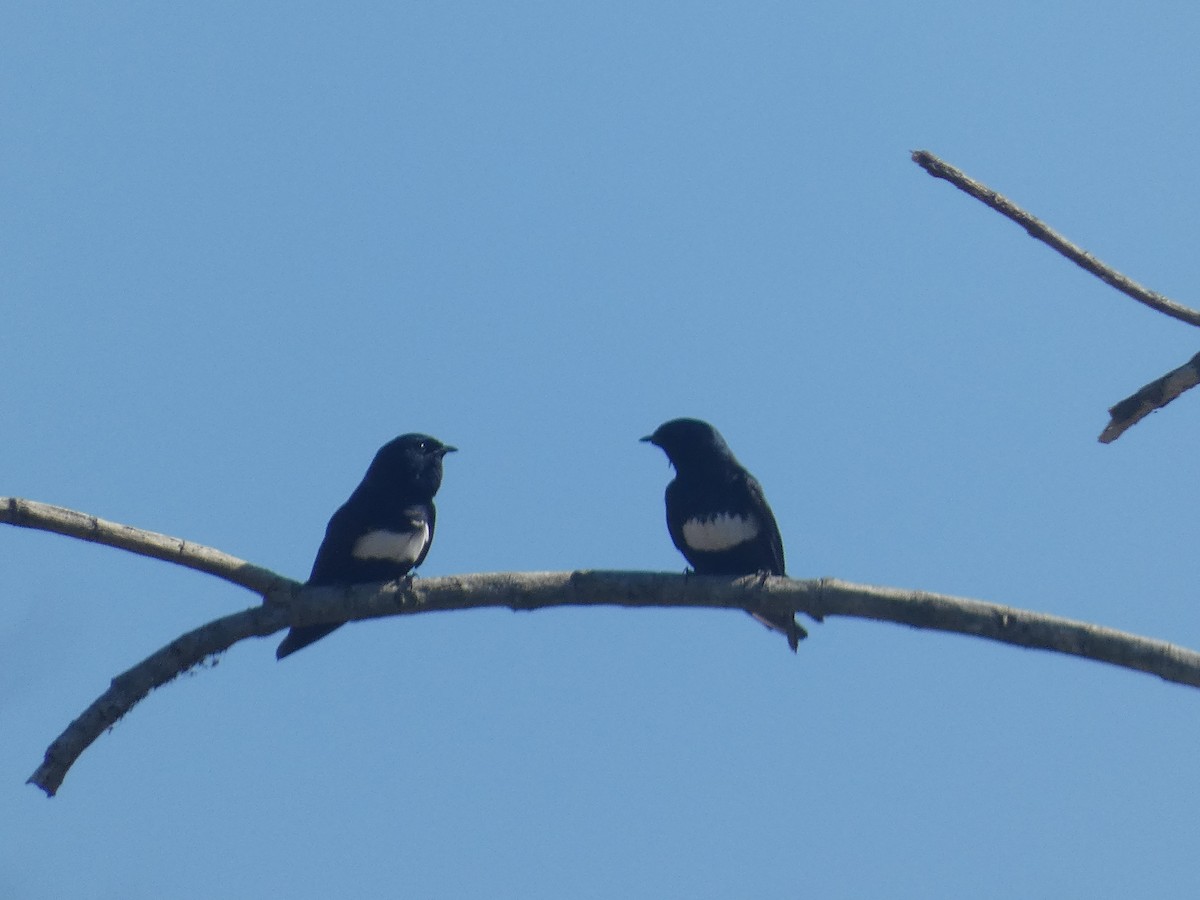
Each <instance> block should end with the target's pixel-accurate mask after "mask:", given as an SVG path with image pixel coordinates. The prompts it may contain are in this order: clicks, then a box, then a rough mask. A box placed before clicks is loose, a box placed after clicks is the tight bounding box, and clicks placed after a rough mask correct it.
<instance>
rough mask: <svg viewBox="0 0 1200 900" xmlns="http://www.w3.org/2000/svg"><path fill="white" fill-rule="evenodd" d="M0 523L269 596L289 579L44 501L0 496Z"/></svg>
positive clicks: (186, 543) (164, 536)
mask: <svg viewBox="0 0 1200 900" xmlns="http://www.w3.org/2000/svg"><path fill="white" fill-rule="evenodd" d="M0 522H5V523H7V524H9V525H19V526H21V527H22V528H36V529H39V530H41V531H52V532H54V533H55V534H65V535H66V536H67V537H73V538H79V539H80V540H84V541H91V542H93V543H96V544H104V545H106V546H109V547H117V548H118V549H120V550H128V551H129V552H130V553H136V554H138V555H139V556H149V557H153V558H154V559H161V560H165V561H166V562H170V563H175V564H176V565H178V566H185V567H187V568H189V569H195V570H196V571H197V572H206V573H207V574H209V575H215V576H217V577H218V578H222V579H224V580H225V581H228V582H230V583H231V584H236V585H237V586H238V587H244V588H245V589H246V590H248V591H253V592H254V593H256V594H269V593H271V592H272V591H275V590H280V589H282V588H286V587H287V585H288V584H289V583H290V579H287V578H284V577H283V576H282V575H277V574H276V573H274V572H272V571H271V570H270V569H264V568H262V567H261V566H256V565H253V564H252V563H248V562H246V561H245V560H244V559H238V558H237V557H236V556H230V555H229V554H228V553H222V552H221V551H220V550H214V549H213V548H212V547H205V546H204V545H203V544H194V543H192V542H190V541H185V540H183V539H182V538H177V537H171V536H170V535H167V534H159V533H158V532H156V531H143V530H142V529H140V528H133V527H131V526H129V525H122V524H120V523H119V522H109V521H106V520H105V519H98V518H96V517H95V516H89V515H87V514H86V513H81V512H77V511H75V510H73V509H66V508H65V507H62V506H51V505H50V504H49V503H38V502H37V501H34V500H22V499H20V498H18V497H0Z"/></svg>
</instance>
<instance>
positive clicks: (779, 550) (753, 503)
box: [745, 472, 785, 575]
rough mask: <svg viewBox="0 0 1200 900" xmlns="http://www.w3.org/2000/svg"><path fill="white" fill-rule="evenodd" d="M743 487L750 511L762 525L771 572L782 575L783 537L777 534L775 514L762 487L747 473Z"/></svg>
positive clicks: (783, 569)
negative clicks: (769, 556) (744, 487)
mask: <svg viewBox="0 0 1200 900" xmlns="http://www.w3.org/2000/svg"><path fill="white" fill-rule="evenodd" d="M745 485H746V496H747V497H748V498H749V501H750V511H751V512H752V513H753V514H754V515H755V516H756V517H757V518H758V520H759V521H760V522H761V523H762V526H763V532H764V534H763V538H764V539H765V543H766V545H767V546H768V548H769V549H770V551H771V562H772V569H771V572H772V574H774V575H782V574H784V571H785V568H784V562H783V537H782V536H781V535H780V534H779V525H778V523H777V522H776V521H775V514H774V513H773V512H771V507H770V505H769V504H768V503H767V496H766V494H764V493H763V489H762V485H761V484H759V483H758V479H757V478H755V477H754V476H753V475H751V474H750V473H749V472H746V473H745Z"/></svg>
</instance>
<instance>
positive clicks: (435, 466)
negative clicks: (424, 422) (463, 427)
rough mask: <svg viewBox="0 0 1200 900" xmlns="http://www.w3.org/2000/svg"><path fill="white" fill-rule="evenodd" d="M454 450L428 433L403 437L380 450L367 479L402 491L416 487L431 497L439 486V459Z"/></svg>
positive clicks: (440, 467) (440, 472)
mask: <svg viewBox="0 0 1200 900" xmlns="http://www.w3.org/2000/svg"><path fill="white" fill-rule="evenodd" d="M457 449H458V448H457V447H451V446H450V445H449V444H443V443H442V442H441V441H439V440H438V439H437V438H433V437H430V436H429V435H427V434H402V435H400V437H398V438H395V439H393V440H390V441H388V442H387V443H386V444H384V445H383V446H382V447H380V448H379V452H378V453H376V454H375V458H374V459H373V460H371V466H370V468H369V469H367V480H370V481H374V482H385V483H387V484H390V485H395V486H396V487H398V488H400V489H401V490H412V489H413V488H418V489H419V493H423V494H427V495H428V496H429V497H433V495H434V494H436V493H437V490H438V488H439V487H441V486H442V458H443V457H444V456H445V455H446V454H447V453H453V452H454V451H455V450H457Z"/></svg>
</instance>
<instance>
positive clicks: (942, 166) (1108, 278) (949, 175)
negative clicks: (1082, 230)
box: [912, 150, 1200, 327]
mask: <svg viewBox="0 0 1200 900" xmlns="http://www.w3.org/2000/svg"><path fill="white" fill-rule="evenodd" d="M912 160H913V162H915V163H916V164H917V165H918V166H920V167H921V168H922V169H924V170H925V171H926V172H928V173H929V174H930V175H932V176H933V177H934V178H942V179H945V180H946V181H949V182H950V183H951V184H952V185H954V186H955V187H956V188H958V189H959V190H961V191H964V192H966V193H968V194H970V195H971V196H972V197H974V198H975V199H976V200H978V201H980V202H981V203H985V204H987V205H988V206H990V207H991V208H992V209H994V210H996V212H998V213H1000V214H1001V215H1003V216H1007V217H1008V218H1009V219H1012V220H1013V221H1014V222H1016V223H1017V224H1018V225H1020V226H1021V227H1022V228H1024V229H1025V230H1026V231H1027V232H1029V235H1030V236H1031V237H1035V238H1037V239H1038V240H1039V241H1041V242H1042V243H1043V244H1046V245H1047V246H1049V247H1051V248H1052V249H1054V250H1057V251H1058V252H1059V253H1061V254H1062V255H1063V256H1065V257H1066V258H1067V259H1069V260H1071V262H1073V263H1075V264H1076V265H1077V266H1080V267H1081V268H1083V269H1086V270H1087V271H1089V272H1091V273H1092V274H1093V275H1095V276H1096V277H1097V278H1099V279H1100V280H1101V281H1103V282H1105V283H1106V284H1108V285H1111V286H1112V287H1115V288H1116V289H1117V290H1118V291H1120V292H1121V293H1122V294H1125V295H1126V296H1129V297H1132V298H1133V299H1134V300H1136V301H1137V302H1138V303H1143V304H1145V305H1146V306H1149V307H1150V308H1151V309H1155V310H1158V311H1159V312H1160V313H1163V314H1164V315H1168V316H1171V317H1172V318H1175V319H1178V320H1179V321H1181V322H1187V323H1188V324H1189V325H1195V326H1197V327H1200V312H1197V311H1196V310H1194V309H1190V308H1189V307H1186V306H1184V305H1183V304H1182V303H1176V302H1175V301H1174V300H1172V299H1171V298H1169V297H1164V296H1163V295H1162V294H1159V293H1156V292H1155V291H1152V290H1150V289H1149V288H1147V287H1143V286H1142V285H1140V284H1138V283H1137V282H1136V281H1134V280H1133V279H1131V278H1127V277H1126V276H1124V275H1122V274H1121V273H1120V272H1118V271H1117V270H1116V269H1114V268H1112V267H1111V266H1108V265H1105V264H1104V263H1102V262H1100V260H1098V259H1096V257H1094V256H1092V254H1090V253H1088V252H1087V251H1086V250H1084V249H1083V248H1082V247H1079V246H1077V245H1075V244H1073V243H1071V242H1070V241H1069V240H1067V239H1066V238H1065V237H1063V236H1062V235H1061V234H1059V233H1058V232H1057V231H1055V230H1054V229H1053V228H1051V227H1050V226H1049V225H1046V224H1045V223H1044V222H1042V221H1040V220H1038V219H1035V218H1034V217H1033V216H1032V215H1030V214H1029V213H1027V212H1025V210H1023V209H1021V207H1019V206H1017V205H1016V204H1015V203H1013V202H1012V201H1011V200H1009V199H1008V198H1007V197H1005V196H1004V195H1003V194H999V193H997V192H996V191H993V190H992V189H991V188H990V187H988V186H987V185H986V184H983V183H982V182H979V181H976V180H974V179H973V178H971V177H970V176H968V175H967V174H966V173H965V172H962V171H961V170H959V169H956V168H954V166H952V165H950V164H949V163H947V162H944V161H943V160H941V159H938V158H937V157H936V156H934V155H933V154H932V153H930V152H929V151H928V150H914V151H913V153H912Z"/></svg>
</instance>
